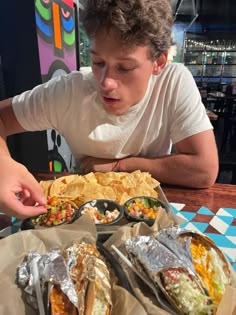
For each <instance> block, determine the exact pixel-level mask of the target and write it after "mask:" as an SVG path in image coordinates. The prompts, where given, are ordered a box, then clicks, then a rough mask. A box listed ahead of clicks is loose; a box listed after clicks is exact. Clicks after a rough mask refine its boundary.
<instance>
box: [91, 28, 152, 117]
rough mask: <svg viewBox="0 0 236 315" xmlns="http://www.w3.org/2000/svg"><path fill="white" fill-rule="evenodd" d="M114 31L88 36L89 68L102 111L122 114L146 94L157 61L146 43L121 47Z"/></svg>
mask: <svg viewBox="0 0 236 315" xmlns="http://www.w3.org/2000/svg"><path fill="white" fill-rule="evenodd" d="M118 38H119V37H118V35H117V34H116V33H115V32H114V31H110V32H109V33H107V32H106V33H104V32H99V33H98V34H97V35H96V36H95V38H93V39H91V41H90V43H91V45H90V53H91V60H92V70H93V73H94V76H95V79H96V81H97V85H98V91H99V93H100V97H101V100H102V103H103V104H104V108H105V110H106V111H107V112H108V113H110V114H113V115H117V116H119V115H122V114H124V113H125V112H127V110H128V109H129V107H131V106H133V105H135V104H137V103H138V102H140V101H141V100H142V98H143V97H144V95H145V92H146V89H147V85H148V81H149V78H150V76H151V74H152V73H154V68H155V67H156V66H157V62H153V61H152V60H151V58H150V53H149V49H148V46H137V45H132V46H124V45H123V44H122V43H121V41H119V40H118Z"/></svg>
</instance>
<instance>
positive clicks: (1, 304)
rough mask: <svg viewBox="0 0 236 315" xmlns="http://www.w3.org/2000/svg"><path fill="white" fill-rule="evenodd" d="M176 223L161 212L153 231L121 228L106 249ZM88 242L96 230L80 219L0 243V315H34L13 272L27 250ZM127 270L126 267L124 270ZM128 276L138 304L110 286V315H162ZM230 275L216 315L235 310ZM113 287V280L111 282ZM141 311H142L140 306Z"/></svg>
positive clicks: (141, 286) (235, 290) (229, 314)
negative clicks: (111, 303) (229, 283)
mask: <svg viewBox="0 0 236 315" xmlns="http://www.w3.org/2000/svg"><path fill="white" fill-rule="evenodd" d="M179 223H180V221H179V219H178V218H177V217H176V216H174V215H172V214H171V215H170V216H167V215H166V213H165V212H164V211H160V213H159V214H158V216H157V219H156V222H155V224H154V225H153V227H151V228H150V227H148V226H147V225H146V224H144V223H138V224H135V225H134V227H130V226H127V225H126V226H123V227H121V228H120V229H119V230H118V231H117V232H115V233H114V234H113V235H112V236H111V237H110V238H109V239H108V241H107V242H106V243H105V246H106V247H107V248H110V246H111V245H112V244H114V245H116V246H117V247H118V248H120V249H121V248H122V246H121V245H122V243H123V241H124V240H125V239H127V238H130V237H132V236H135V235H149V234H151V233H153V231H158V230H159V229H162V228H165V227H169V226H172V225H174V224H179ZM88 238H90V239H91V240H92V241H95V239H96V226H95V225H94V223H93V222H92V221H91V219H89V218H88V216H83V217H81V218H80V219H79V220H77V221H75V222H74V223H73V224H69V225H64V226H60V227H55V228H50V229H47V230H45V229H43V230H28V231H22V232H19V233H16V234H13V235H11V236H8V237H6V238H4V239H2V240H0V261H1V264H0V279H1V281H0V292H1V294H0V314H1V315H15V314H17V315H31V314H32V315H34V314H36V312H35V311H34V310H33V309H32V308H30V307H29V306H28V305H27V304H25V303H24V301H23V300H22V297H21V290H20V289H19V288H18V287H17V285H16V284H15V279H16V269H17V266H18V265H19V264H20V262H21V261H22V260H23V258H24V256H25V255H26V254H27V253H28V252H29V251H30V250H37V251H38V252H39V253H42V254H43V253H45V252H47V251H48V250H49V249H51V248H56V247H65V246H68V245H69V244H71V243H72V242H74V241H82V240H84V239H88ZM125 268H126V266H125ZM127 271H128V272H127V275H128V277H129V279H130V281H131V283H132V286H133V289H134V291H135V293H136V296H137V297H138V299H139V300H140V301H141V302H142V304H140V303H139V301H138V300H137V299H135V298H134V297H133V296H132V295H131V294H130V293H128V292H127V291H126V290H124V289H123V288H120V287H119V286H117V285H115V284H113V290H112V296H113V304H114V305H113V311H112V315H117V314H124V315H134V314H135V315H147V314H148V315H149V314H150V315H154V314H155V315H165V314H168V313H167V312H166V311H164V310H162V309H160V308H159V307H157V306H156V305H154V303H153V301H155V299H154V298H153V296H152V294H150V290H149V289H148V288H147V287H146V286H145V285H144V284H143V283H142V281H141V280H139V279H137V277H136V276H135V275H134V274H133V272H131V270H130V269H127ZM231 272H232V274H231V275H232V279H233V285H232V286H229V287H228V288H227V290H226V293H225V295H224V297H223V300H222V302H221V303H220V306H219V308H218V312H217V315H224V314H225V315H235V310H236V275H235V273H234V272H233V271H232V270H231ZM113 280H114V283H115V278H113ZM142 305H143V306H144V307H143V306H142Z"/></svg>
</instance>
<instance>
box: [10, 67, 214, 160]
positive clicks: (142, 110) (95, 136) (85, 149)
mask: <svg viewBox="0 0 236 315" xmlns="http://www.w3.org/2000/svg"><path fill="white" fill-rule="evenodd" d="M13 110H14V113H15V115H16V117H17V120H18V121H19V123H20V124H21V125H22V127H23V128H24V129H26V130H28V131H37V130H46V129H51V128H54V129H56V130H57V131H58V132H59V133H60V134H61V135H62V136H64V137H65V139H66V141H67V143H68V145H69V147H70V149H71V152H72V154H73V155H74V157H75V159H76V160H79V159H80V158H81V157H83V156H94V157H100V158H117V159H120V158H125V157H127V156H143V157H157V156H161V155H165V154H169V153H170V150H171V146H172V143H173V144H175V143H177V142H179V141H181V140H183V139H185V138H187V137H189V136H192V135H194V134H197V133H199V132H202V131H205V130H208V129H212V125H211V123H210V121H209V118H208V116H207V114H206V110H205V107H204V105H203V104H202V102H201V97H200V93H199V91H198V89H197V86H196V84H195V81H194V79H193V77H192V75H191V73H190V72H189V71H188V69H187V68H186V67H185V66H184V65H182V64H177V63H174V64H170V65H167V66H166V67H165V68H164V69H163V71H162V72H161V73H160V74H159V75H157V76H156V75H152V76H151V78H150V80H149V84H148V89H147V91H146V94H145V96H144V98H143V99H142V100H141V101H140V102H139V103H138V104H136V105H134V106H132V107H131V108H129V111H128V112H127V113H126V114H124V115H122V116H115V115H111V114H107V113H106V111H105V110H104V108H103V105H102V103H101V101H100V99H99V96H98V93H97V89H96V82H95V79H94V77H93V74H92V72H91V69H90V68H82V69H81V70H80V71H79V72H78V71H74V72H72V73H70V74H68V75H65V76H61V77H56V78H54V79H52V80H50V81H49V82H47V83H45V84H43V85H39V86H37V87H35V88H34V89H33V90H32V91H27V92H24V93H23V94H21V95H19V96H15V97H14V98H13Z"/></svg>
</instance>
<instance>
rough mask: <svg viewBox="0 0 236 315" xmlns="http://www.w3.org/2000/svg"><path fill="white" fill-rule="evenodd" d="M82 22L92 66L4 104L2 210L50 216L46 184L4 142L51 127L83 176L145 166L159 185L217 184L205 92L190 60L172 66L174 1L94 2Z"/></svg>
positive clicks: (0, 122) (1, 124)
mask: <svg viewBox="0 0 236 315" xmlns="http://www.w3.org/2000/svg"><path fill="white" fill-rule="evenodd" d="M82 20H83V23H84V27H85V29H86V31H87V34H88V36H89V38H90V43H91V46H90V53H91V59H92V72H91V70H90V69H87V68H85V69H81V71H80V72H73V73H71V74H69V75H67V76H62V77H57V78H55V79H52V80H51V81H49V82H47V83H46V84H43V85H41V86H37V87H35V88H34V89H33V90H32V91H27V92H25V93H23V94H22V95H20V96H15V97H14V98H13V99H9V100H5V101H3V102H2V104H1V114H0V118H1V119H0V131H1V135H2V139H1V146H0V149H1V153H0V173H1V179H0V181H1V182H0V209H4V211H5V212H6V213H7V214H9V215H14V216H18V217H27V216H32V215H35V214H38V213H40V212H41V213H43V212H45V209H44V207H43V205H44V203H45V200H44V198H43V194H42V191H41V189H40V187H39V184H38V183H37V182H36V180H35V179H34V178H33V176H32V175H31V174H29V172H28V171H27V170H26V168H25V167H24V166H23V165H20V164H18V163H16V162H15V161H13V160H12V159H11V157H10V154H9V152H8V150H7V147H6V144H5V138H6V136H7V135H11V134H14V133H19V132H24V131H35V130H45V129H49V128H55V129H57V130H58V132H59V133H60V134H62V135H63V136H64V137H65V139H66V140H67V143H68V144H69V146H70V148H71V151H72V153H73V155H74V156H75V158H76V159H77V160H78V163H79V166H80V168H81V170H82V171H83V172H84V173H87V172H90V171H94V172H96V171H98V172H109V171H125V172H132V171H134V170H137V169H140V170H141V171H148V172H150V173H151V174H152V176H154V177H156V178H157V179H158V180H159V181H160V182H161V183H168V184H175V185H183V186H190V187H196V188H201V187H202V188H204V187H208V186H210V185H212V184H213V183H214V181H215V179H216V176H217V172H218V157H217V149H216V144H215V139H214V134H213V131H212V126H211V124H210V121H209V119H208V117H207V115H206V111H205V108H204V106H203V104H202V103H201V98H200V95H199V92H198V89H197V87H196V85H195V82H194V80H193V78H192V76H191V74H190V73H189V72H188V70H187V69H186V68H185V67H184V66H183V65H181V64H172V65H166V60H167V51H168V49H169V48H170V46H171V28H172V12H171V9H170V6H169V1H168V0H133V1H130V2H128V3H127V1H125V0H112V1H111V0H87V1H86V7H85V11H84V15H83V17H82ZM172 144H173V145H174V147H175V152H176V153H174V154H171V155H170V151H171V147H172ZM16 193H21V196H22V198H21V200H18V199H17V198H16ZM35 202H38V203H39V205H40V206H39V207H37V208H35V207H33V206H30V205H32V204H34V203H35Z"/></svg>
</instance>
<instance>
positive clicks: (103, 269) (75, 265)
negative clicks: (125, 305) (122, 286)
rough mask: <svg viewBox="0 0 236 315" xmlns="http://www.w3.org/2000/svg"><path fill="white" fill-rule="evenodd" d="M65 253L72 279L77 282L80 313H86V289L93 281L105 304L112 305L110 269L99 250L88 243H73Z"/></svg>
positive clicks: (76, 288)
mask: <svg viewBox="0 0 236 315" xmlns="http://www.w3.org/2000/svg"><path fill="white" fill-rule="evenodd" d="M65 255H66V257H67V265H68V268H69V272H70V276H71V279H72V280H73V281H74V282H75V290H76V292H77V295H78V305H79V313H80V314H84V311H85V298H86V291H87V289H88V286H89V284H91V283H93V284H95V286H96V288H97V289H98V290H99V292H100V294H102V295H103V299H104V304H109V305H112V302H111V284H110V274H109V270H108V268H107V266H106V264H105V262H104V261H103V259H102V257H101V255H100V253H99V252H98V250H97V249H96V248H95V247H94V246H93V245H90V244H87V243H80V244H73V245H72V246H70V247H68V248H66V249H65ZM81 284H82V285H81Z"/></svg>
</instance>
